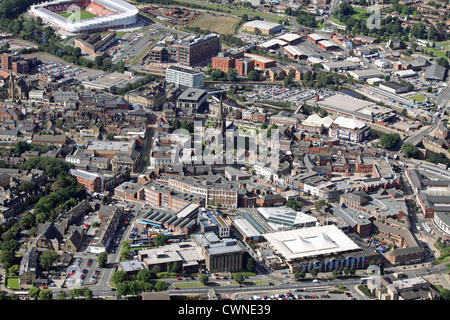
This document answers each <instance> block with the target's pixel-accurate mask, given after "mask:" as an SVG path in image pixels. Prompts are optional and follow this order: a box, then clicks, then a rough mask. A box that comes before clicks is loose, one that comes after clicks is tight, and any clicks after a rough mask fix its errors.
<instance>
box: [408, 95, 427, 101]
mask: <svg viewBox="0 0 450 320" xmlns="http://www.w3.org/2000/svg"><path fill="white" fill-rule="evenodd" d="M408 98H409V99H414V100H416V102H424V101H425V100H426V97H425V96H424V95H422V94H416V95H415V96H410V97H408Z"/></svg>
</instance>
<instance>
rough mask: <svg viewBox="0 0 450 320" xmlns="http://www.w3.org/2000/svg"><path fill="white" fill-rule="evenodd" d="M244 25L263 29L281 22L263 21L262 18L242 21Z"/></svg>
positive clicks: (270, 27)
mask: <svg viewBox="0 0 450 320" xmlns="http://www.w3.org/2000/svg"><path fill="white" fill-rule="evenodd" d="M244 26H246V27H253V28H258V29H264V30H270V29H272V28H275V27H279V26H281V24H279V23H275V22H268V21H263V20H253V21H249V22H246V23H244Z"/></svg>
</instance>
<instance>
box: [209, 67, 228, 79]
mask: <svg viewBox="0 0 450 320" xmlns="http://www.w3.org/2000/svg"><path fill="white" fill-rule="evenodd" d="M224 75H225V74H224V72H223V71H222V70H218V69H214V70H213V71H211V79H212V80H213V81H218V80H221V79H223V78H224Z"/></svg>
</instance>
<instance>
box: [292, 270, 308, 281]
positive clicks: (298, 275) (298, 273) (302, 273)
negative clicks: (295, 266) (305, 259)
mask: <svg viewBox="0 0 450 320" xmlns="http://www.w3.org/2000/svg"><path fill="white" fill-rule="evenodd" d="M305 276H306V272H305V270H303V269H300V270H297V271H295V273H294V279H295V280H296V281H299V280H300V279H303V278H305Z"/></svg>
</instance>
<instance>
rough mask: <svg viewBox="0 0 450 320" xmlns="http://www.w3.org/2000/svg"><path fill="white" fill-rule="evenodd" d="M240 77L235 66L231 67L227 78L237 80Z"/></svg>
mask: <svg viewBox="0 0 450 320" xmlns="http://www.w3.org/2000/svg"><path fill="white" fill-rule="evenodd" d="M237 78H238V73H237V70H236V69H235V68H230V69H228V71H227V79H228V81H230V82H235V81H236V80H237Z"/></svg>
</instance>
